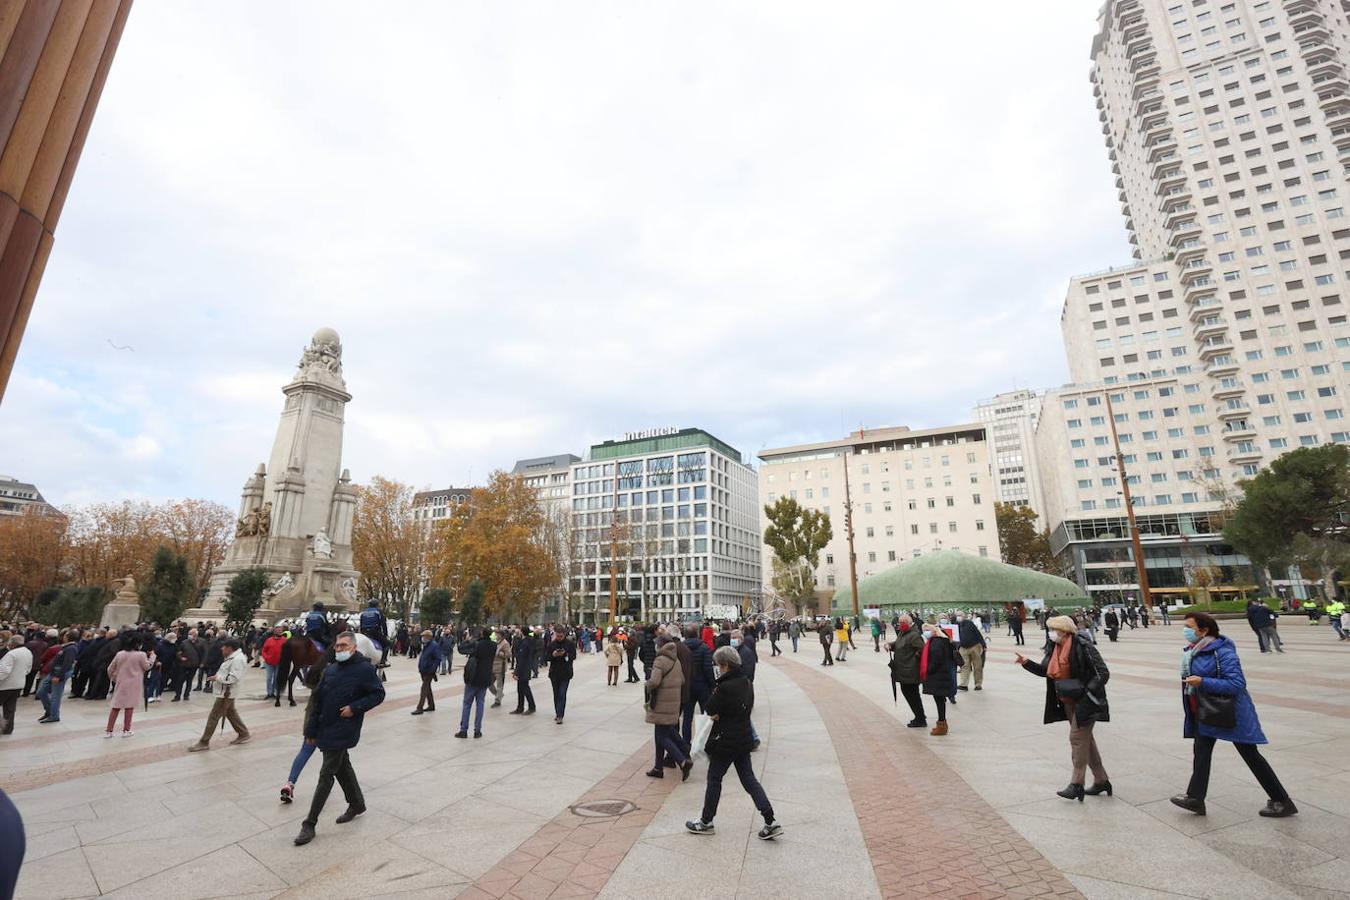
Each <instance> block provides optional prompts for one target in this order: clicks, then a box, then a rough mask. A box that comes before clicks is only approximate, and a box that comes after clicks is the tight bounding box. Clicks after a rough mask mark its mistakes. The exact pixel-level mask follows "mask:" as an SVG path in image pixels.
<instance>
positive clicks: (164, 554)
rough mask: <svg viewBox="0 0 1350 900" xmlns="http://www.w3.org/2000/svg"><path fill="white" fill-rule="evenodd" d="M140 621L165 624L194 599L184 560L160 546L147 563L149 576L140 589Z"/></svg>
mask: <svg viewBox="0 0 1350 900" xmlns="http://www.w3.org/2000/svg"><path fill="white" fill-rule="evenodd" d="M138 593H139V594H140V599H141V620H142V621H145V622H158V623H159V624H161V625H166V626H167V625H168V624H169V623H171V622H173V621H174V620H175V619H177V618H178V617H179V616H181V615H182V614H183V610H185V609H187V608H188V605H189V604H190V603H191V602H192V597H193V581H192V575H191V574H190V573H189V572H188V564H187V558H186V557H183V556H179V555H178V554H176V553H174V552H173V551H172V550H170V549H169V548H168V547H166V546H164V545H162V544H161V545H160V547H159V549H158V550H156V551H155V556H154V559H153V560H152V561H151V563H150V577H149V578H147V579H146V580H145V582H144V583H143V584H142V585H141V586H140V590H139V591H138Z"/></svg>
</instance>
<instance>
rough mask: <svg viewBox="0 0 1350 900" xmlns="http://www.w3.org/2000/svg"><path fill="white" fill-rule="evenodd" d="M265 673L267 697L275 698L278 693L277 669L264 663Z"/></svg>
mask: <svg viewBox="0 0 1350 900" xmlns="http://www.w3.org/2000/svg"><path fill="white" fill-rule="evenodd" d="M263 671H264V672H266V673H267V696H269V697H275V696H276V693H277V667H276V666H272V665H268V664H267V663H263Z"/></svg>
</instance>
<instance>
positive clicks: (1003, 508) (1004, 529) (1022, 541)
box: [994, 503, 1060, 575]
mask: <svg viewBox="0 0 1350 900" xmlns="http://www.w3.org/2000/svg"><path fill="white" fill-rule="evenodd" d="M1039 518H1040V516H1038V515H1037V514H1036V511H1035V510H1034V509H1032V508H1031V507H1029V506H1012V505H1010V504H1007V503H995V504H994V521H995V523H996V524H997V527H998V544H999V548H1000V549H1001V550H1002V552H1003V561H1004V562H1005V563H1008V564H1009V565H1013V566H1021V567H1022V568H1024V569H1034V570H1036V571H1037V572H1047V573H1049V574H1051V575H1058V574H1059V569H1060V567H1059V564H1058V563H1057V562H1056V561H1055V555H1054V553H1052V552H1051V551H1050V532H1049V530H1047V529H1040V528H1037V527H1036V520H1037V519H1039Z"/></svg>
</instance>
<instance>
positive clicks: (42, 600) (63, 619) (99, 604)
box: [30, 587, 108, 627]
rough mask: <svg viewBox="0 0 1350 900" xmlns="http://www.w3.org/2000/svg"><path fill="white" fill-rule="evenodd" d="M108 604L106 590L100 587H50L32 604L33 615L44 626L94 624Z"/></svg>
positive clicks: (31, 612) (31, 611)
mask: <svg viewBox="0 0 1350 900" xmlns="http://www.w3.org/2000/svg"><path fill="white" fill-rule="evenodd" d="M107 602H108V597H107V591H105V590H104V589H103V588H101V587H63V588H48V589H47V590H45V591H42V592H41V593H40V594H38V596H37V599H36V600H34V601H33V606H32V608H31V610H30V614H31V616H32V618H33V619H34V620H36V621H38V622H41V623H43V624H44V625H56V626H58V627H65V626H67V625H93V624H96V623H97V622H98V620H99V618H100V617H101V616H102V615H103V607H104V605H105V604H106V603H107Z"/></svg>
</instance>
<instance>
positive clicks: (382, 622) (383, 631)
mask: <svg viewBox="0 0 1350 900" xmlns="http://www.w3.org/2000/svg"><path fill="white" fill-rule="evenodd" d="M361 633H362V634H364V635H365V636H366V637H368V638H370V639H371V640H372V641H374V642H375V646H376V647H379V648H380V665H382V666H383V665H385V664H387V663H388V661H389V620H388V619H386V618H385V617H384V613H383V612H381V611H380V601H378V600H371V601H370V602H368V603H367V604H366V608H365V609H363V610H361ZM425 643H426V642H425V641H423V644H424V645H425ZM444 651H445V647H444V646H442V647H441V652H442V655H444ZM421 667H422V664H421V660H418V670H419V671H420V670H421ZM438 674H439V673H438Z"/></svg>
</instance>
